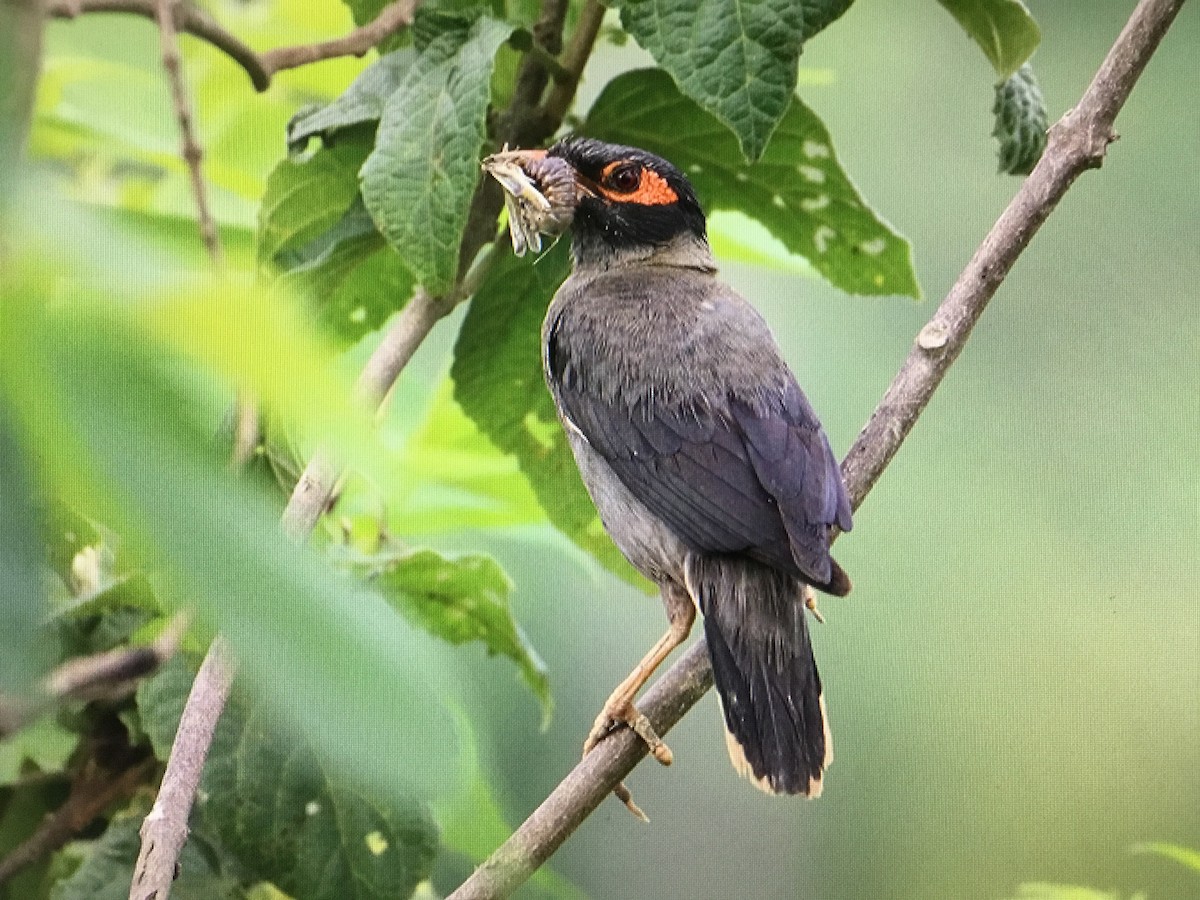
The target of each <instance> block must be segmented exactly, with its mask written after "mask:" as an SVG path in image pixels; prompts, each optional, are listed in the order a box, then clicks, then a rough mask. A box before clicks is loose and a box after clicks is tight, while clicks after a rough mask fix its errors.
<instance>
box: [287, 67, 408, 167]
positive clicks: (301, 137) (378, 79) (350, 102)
mask: <svg viewBox="0 0 1200 900" xmlns="http://www.w3.org/2000/svg"><path fill="white" fill-rule="evenodd" d="M415 57H416V54H415V52H414V51H413V49H412V48H411V47H405V48H404V49H402V50H396V51H394V52H392V53H389V54H387V55H386V56H382V57H380V58H379V59H378V60H376V61H375V62H374V63H372V64H371V65H370V66H368V67H367V68H366V69H364V70H363V72H362V74H361V75H359V76H358V77H357V78H356V79H354V83H353V84H351V85H350V87H348V88H346V90H345V91H343V92H342V94H341V96H339V97H338V98H337V99H336V100H334V101H332V102H331V103H328V104H326V105H325V106H314V107H310V108H308V109H305V110H302V111H301V112H298V113H297V114H296V115H295V116H293V117H292V120H291V121H290V122H289V123H288V144H290V145H291V146H292V147H303V146H304V144H305V143H307V141H308V139H309V138H311V137H313V136H315V135H320V136H322V137H324V138H327V139H328V138H330V137H333V136H334V135H335V134H336V133H337V132H339V131H342V130H343V129H346V128H351V127H353V126H355V125H365V124H370V123H374V122H378V121H379V117H380V116H382V115H383V109H384V106H385V104H386V103H387V100H388V98H389V97H391V96H392V94H393V93H394V92H395V90H396V88H398V87H399V86H400V84H401V82H402V81H403V79H404V76H405V75H406V74H407V73H408V70H409V68H410V67H411V66H412V63H413V59H415Z"/></svg>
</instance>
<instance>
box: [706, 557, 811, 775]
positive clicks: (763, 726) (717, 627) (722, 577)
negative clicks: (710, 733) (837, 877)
mask: <svg viewBox="0 0 1200 900" xmlns="http://www.w3.org/2000/svg"><path fill="white" fill-rule="evenodd" d="M686 576H687V582H688V585H687V586H688V590H689V591H690V592H691V594H692V597H694V598H695V600H696V603H697V605H698V606H699V607H700V612H701V613H703V615H704V635H705V638H706V640H707V642H708V653H709V657H710V658H711V659H712V668H713V681H714V683H715V685H716V688H717V693H718V694H719V695H720V698H721V707H722V710H723V711H724V714H725V730H726V734H725V738H726V743H727V744H728V746H729V756H730V758H731V759H732V760H733V765H734V768H735V769H737V770H738V772H739V773H740V774H742V775H745V776H746V777H747V778H749V779H750V780H751V781H752V782H754V784H755V785H757V786H758V787H759V788H761V789H762V790H764V791H767V792H768V793H772V794H805V795H807V796H810V797H816V796H819V795H820V793H821V778H822V776H823V774H824V772H825V767H826V766H828V765H829V763H830V762H831V761H832V760H833V749H832V745H831V742H830V735H829V724H828V722H827V721H826V718H825V699H824V697H823V696H822V693H821V678H820V676H819V675H818V674H817V662H816V660H815V659H814V658H813V651H812V644H811V643H809V639H808V625H807V624H806V622H805V607H804V597H803V594H802V590H803V586H802V585H801V583H800V582H798V581H797V580H796V579H795V578H793V577H790V576H788V575H786V574H784V573H782V572H780V571H778V570H776V569H773V568H770V567H769V566H765V565H763V564H761V563H757V562H755V561H753V560H749V559H745V558H744V557H733V556H710V555H700V554H692V555H691V556H689V558H688V561H687V566H686Z"/></svg>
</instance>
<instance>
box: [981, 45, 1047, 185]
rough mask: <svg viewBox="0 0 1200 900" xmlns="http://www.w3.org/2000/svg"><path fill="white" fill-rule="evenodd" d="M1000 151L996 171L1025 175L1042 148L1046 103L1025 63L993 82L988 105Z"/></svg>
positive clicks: (1031, 169) (1037, 158) (1045, 121)
mask: <svg viewBox="0 0 1200 900" xmlns="http://www.w3.org/2000/svg"><path fill="white" fill-rule="evenodd" d="M992 112H993V113H995V116H996V127H995V128H994V129H993V130H992V134H993V135H994V136H995V138H996V143H997V144H998V150H999V155H1000V171H1001V172H1002V173H1004V174H1005V175H1028V174H1029V173H1030V172H1032V171H1033V167H1034V166H1035V165H1037V161H1038V160H1039V159H1041V158H1042V151H1043V150H1045V149H1046V127H1047V117H1046V104H1045V102H1044V101H1043V100H1042V89H1041V88H1040V87H1039V86H1038V82H1037V76H1035V75H1034V74H1033V66H1031V65H1029V63H1025V65H1023V66H1021V68H1019V69H1017V71H1016V74H1014V75H1013V76H1012V77H1011V78H1007V79H1005V80H1004V81H1002V82H1000V83H999V84H998V85H996V101H995V103H994V104H993V105H992Z"/></svg>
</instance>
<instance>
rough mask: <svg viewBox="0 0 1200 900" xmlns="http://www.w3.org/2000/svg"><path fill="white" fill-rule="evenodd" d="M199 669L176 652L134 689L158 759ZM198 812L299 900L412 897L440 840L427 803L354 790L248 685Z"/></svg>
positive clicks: (223, 735)
mask: <svg viewBox="0 0 1200 900" xmlns="http://www.w3.org/2000/svg"><path fill="white" fill-rule="evenodd" d="M193 678H194V672H193V671H192V669H191V667H190V666H189V665H188V664H187V663H186V662H185V661H184V660H183V659H182V658H181V657H176V658H175V659H173V660H172V661H171V662H170V663H168V664H167V665H166V666H165V667H164V668H163V670H162V671H161V672H160V673H159V674H158V675H156V676H155V677H154V678H152V679H150V680H148V681H147V682H145V683H144V684H143V685H142V686H141V687H140V688H139V689H138V695H137V702H138V709H139V711H140V712H141V716H142V723H143V727H144V728H145V730H146V733H147V734H148V735H149V736H150V739H151V742H152V743H153V745H154V749H155V752H156V753H157V754H158V755H159V756H160V758H163V759H165V758H166V754H167V753H169V752H170V748H171V742H172V741H173V740H174V735H175V730H176V728H178V725H179V717H180V714H181V713H182V711H183V704H184V702H185V700H186V698H187V694H188V691H189V690H190V688H191V683H192V680H193ZM377 689H379V690H383V689H384V688H382V687H380V688H377ZM397 712H398V713H399V714H402V710H398V711H397ZM198 811H199V813H200V816H199V818H200V824H199V827H198V828H197V829H196V830H197V831H198V832H199V833H200V834H201V835H202V836H204V837H207V838H209V839H212V840H215V841H216V842H218V843H219V844H220V845H221V846H222V847H223V848H225V849H226V850H227V851H228V852H229V853H231V854H232V855H233V856H234V857H236V858H237V860H238V861H239V862H240V863H241V864H242V865H243V866H245V867H246V869H247V870H249V873H250V874H251V875H253V876H255V878H256V879H260V878H261V879H267V880H270V881H273V882H275V883H276V884H277V885H279V887H280V888H281V889H282V890H284V891H286V892H287V893H288V894H289V895H291V896H292V897H294V898H295V900H391V898H394V897H407V896H409V895H410V894H411V893H412V892H413V889H414V888H415V887H416V886H417V884H419V883H420V882H421V881H423V880H424V879H425V878H427V877H428V875H429V869H430V866H431V864H432V862H433V856H434V853H435V851H436V848H437V829H436V827H435V825H434V824H433V821H432V820H431V819H430V817H429V813H428V811H427V810H426V808H425V807H424V806H423V805H422V804H420V803H418V802H416V801H413V800H403V799H394V798H392V799H389V798H388V797H386V796H385V795H383V794H381V793H380V792H379V791H364V790H360V789H358V788H357V787H356V786H355V785H353V784H351V783H349V782H348V781H347V780H346V779H344V778H342V777H340V776H339V774H338V772H337V771H335V770H332V769H330V768H329V767H328V766H327V765H325V764H323V763H322V761H321V760H320V758H319V757H318V756H317V754H315V753H314V752H313V751H312V750H311V749H310V747H309V746H308V744H307V743H306V742H305V741H304V740H302V739H301V738H300V736H299V735H297V734H296V733H295V732H293V731H291V730H290V729H288V728H287V727H286V726H285V725H284V724H282V722H281V721H280V720H279V719H278V717H277V716H274V715H272V714H271V713H270V711H269V707H268V706H267V705H266V704H256V703H254V702H253V700H252V699H251V698H250V696H249V694H248V693H246V692H245V690H244V689H243V687H242V686H238V687H235V689H234V692H233V694H232V695H231V697H230V700H229V703H228V705H227V706H226V708H225V712H224V713H223V714H222V717H221V721H220V723H219V724H218V726H217V732H216V735H215V737H214V739H213V745H212V749H211V751H210V752H209V757H208V764H207V766H206V768H205V771H204V777H203V780H202V781H201V802H200V803H199V805H198Z"/></svg>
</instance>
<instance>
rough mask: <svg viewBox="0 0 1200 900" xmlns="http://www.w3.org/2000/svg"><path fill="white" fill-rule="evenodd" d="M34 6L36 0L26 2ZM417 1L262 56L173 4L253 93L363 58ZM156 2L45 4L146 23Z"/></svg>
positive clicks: (50, 9)
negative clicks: (290, 75)
mask: <svg viewBox="0 0 1200 900" xmlns="http://www.w3.org/2000/svg"><path fill="white" fill-rule="evenodd" d="M22 2H32V0H22ZM416 6H417V0H399V2H396V3H391V4H389V5H388V6H385V7H384V8H383V9H382V10H380V12H379V15H378V16H377V17H376V18H375V19H374V21H372V22H368V23H367V24H366V25H363V26H362V27H361V28H356V29H355V30H354V31H352V32H350V33H349V34H347V35H345V36H344V37H340V38H336V39H334V40H331V41H322V42H320V43H316V44H303V45H299V46H295V47H279V48H276V49H274V50H267V51H266V52H264V53H262V54H259V53H257V52H255V50H254V49H253V48H252V47H250V46H248V45H247V44H246V43H244V42H243V41H242V40H240V39H239V38H238V37H237V36H236V35H234V34H231V33H230V32H228V31H226V30H225V29H224V28H223V27H221V25H220V23H218V22H217V21H216V20H215V19H213V18H212V16H210V15H209V14H208V13H206V12H205V11H204V10H202V9H199V8H197V7H195V6H192V5H191V4H187V3H175V4H174V8H173V10H172V13H173V22H174V25H175V27H176V28H177V29H178V30H180V31H183V32H186V33H188V34H190V35H192V36H193V37H197V38H200V39H201V40H203V41H207V42H208V43H210V44H212V45H213V46H214V47H216V48H217V49H218V50H220V51H222V52H223V53H225V54H226V55H227V56H228V57H229V58H230V59H232V60H233V61H234V62H236V63H237V64H238V65H240V66H241V67H242V68H243V69H245V70H246V74H247V75H248V76H250V81H251V83H252V84H253V85H254V88H255V90H258V91H265V90H266V89H267V88H268V87H270V86H271V78H272V77H273V76H274V75H275V73H276V72H280V71H283V70H284V69H295V68H298V67H300V66H305V65H308V64H310V63H314V62H320V61H321V60H326V59H334V58H335V57H339V56H362V55H363V54H365V53H366V52H367V51H369V50H370V49H371V48H372V47H373V46H375V45H376V44H377V43H379V41H381V40H383V39H384V38H385V37H387V36H388V35H390V34H393V33H394V32H396V31H398V30H399V29H400V28H402V27H404V26H405V25H408V24H411V22H412V16H413V12H414V10H415V9H416ZM157 8H158V0H54V2H51V3H49V4H48V5H47V9H46V12H47V14H48V15H50V16H52V17H54V18H57V19H74V18H75V17H76V16H78V15H80V14H81V13H128V14H129V15H135V16H142V17H144V18H148V19H155V18H157V15H158V13H157Z"/></svg>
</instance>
